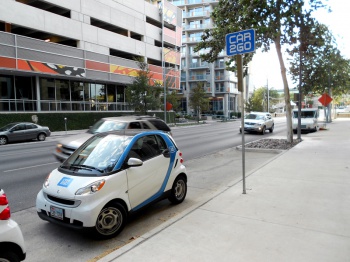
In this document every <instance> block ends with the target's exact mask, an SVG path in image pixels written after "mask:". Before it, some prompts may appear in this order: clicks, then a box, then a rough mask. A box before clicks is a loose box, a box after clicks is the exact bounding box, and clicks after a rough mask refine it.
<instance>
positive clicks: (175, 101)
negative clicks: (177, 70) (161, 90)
mask: <svg viewBox="0 0 350 262" xmlns="http://www.w3.org/2000/svg"><path fill="white" fill-rule="evenodd" d="M166 100H167V102H169V103H170V104H172V106H173V110H174V111H175V112H177V111H178V110H179V108H180V102H179V98H178V96H177V92H176V91H175V90H173V91H172V92H171V93H169V94H167V96H166Z"/></svg>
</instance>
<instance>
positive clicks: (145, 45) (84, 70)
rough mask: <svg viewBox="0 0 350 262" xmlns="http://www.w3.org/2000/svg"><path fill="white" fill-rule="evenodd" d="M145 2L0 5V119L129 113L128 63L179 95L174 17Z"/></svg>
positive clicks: (37, 0) (18, 0) (61, 0)
mask: <svg viewBox="0 0 350 262" xmlns="http://www.w3.org/2000/svg"><path fill="white" fill-rule="evenodd" d="M153 2H154V1H145V0H130V1H125V0H79V1H78V0H1V5H0V113H8V112H52V113H54V112H61V111H73V112H75V111H81V112H91V111H127V110H131V109H130V108H129V105H128V103H127V101H125V89H126V88H127V85H128V84H130V83H131V82H132V79H133V77H134V76H135V75H136V74H137V70H138V67H137V64H136V63H135V60H134V58H135V57H136V58H137V57H143V58H145V61H147V63H148V65H149V69H150V71H151V73H152V78H153V80H154V81H159V82H160V83H164V78H166V79H167V81H166V82H167V83H168V86H169V88H170V89H178V90H180V72H179V71H178V70H176V69H177V68H179V65H180V52H177V51H176V50H179V49H180V46H181V34H182V29H181V27H182V17H181V13H182V11H181V9H179V8H177V7H175V6H173V5H171V4H170V3H168V2H166V3H164V9H163V8H162V9H160V8H159V6H158V5H157V4H154V3H153ZM164 62H166V63H167V70H166V71H163V69H164V66H163V65H164Z"/></svg>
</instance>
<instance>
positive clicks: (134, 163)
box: [127, 157, 143, 167]
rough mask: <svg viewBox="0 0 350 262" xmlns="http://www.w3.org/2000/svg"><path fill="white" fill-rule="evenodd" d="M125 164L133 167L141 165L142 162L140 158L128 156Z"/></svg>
mask: <svg viewBox="0 0 350 262" xmlns="http://www.w3.org/2000/svg"><path fill="white" fill-rule="evenodd" d="M127 165H128V166H129V167H133V166H142V165H143V162H142V160H141V159H138V158H133V157H130V158H129V160H128V163H127Z"/></svg>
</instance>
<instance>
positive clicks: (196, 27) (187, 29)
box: [182, 24, 213, 31]
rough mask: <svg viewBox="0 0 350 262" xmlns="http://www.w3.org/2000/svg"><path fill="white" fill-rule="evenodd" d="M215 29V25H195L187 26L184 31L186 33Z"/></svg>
mask: <svg viewBox="0 0 350 262" xmlns="http://www.w3.org/2000/svg"><path fill="white" fill-rule="evenodd" d="M210 28H213V24H195V25H186V26H184V27H183V28H182V29H183V30H185V31H196V30H198V31H202V30H204V29H210Z"/></svg>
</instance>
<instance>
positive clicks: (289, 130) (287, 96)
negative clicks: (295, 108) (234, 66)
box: [275, 35, 293, 143]
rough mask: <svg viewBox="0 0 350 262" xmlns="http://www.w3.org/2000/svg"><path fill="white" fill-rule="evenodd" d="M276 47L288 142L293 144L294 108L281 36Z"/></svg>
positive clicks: (277, 38)
mask: <svg viewBox="0 0 350 262" xmlns="http://www.w3.org/2000/svg"><path fill="white" fill-rule="evenodd" d="M275 46H276V51H277V56H278V60H279V62H280V67H281V75H282V79H283V87H284V100H285V104H286V117H287V142H288V143H292V142H293V127H292V107H291V104H290V94H289V87H288V81H287V73H286V67H285V66H284V61H283V57H282V52H281V38H280V36H279V35H278V36H277V37H276V39H275Z"/></svg>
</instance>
